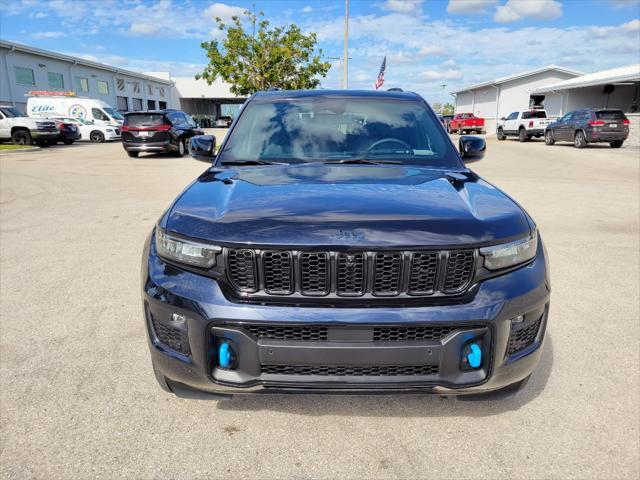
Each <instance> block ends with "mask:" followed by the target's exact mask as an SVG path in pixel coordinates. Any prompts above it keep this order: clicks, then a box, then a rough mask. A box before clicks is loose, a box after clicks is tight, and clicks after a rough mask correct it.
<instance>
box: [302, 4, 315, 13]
mask: <svg viewBox="0 0 640 480" xmlns="http://www.w3.org/2000/svg"><path fill="white" fill-rule="evenodd" d="M311 12H313V8H312V7H310V6H309V5H307V6H306V7H304V8H303V9H302V13H311Z"/></svg>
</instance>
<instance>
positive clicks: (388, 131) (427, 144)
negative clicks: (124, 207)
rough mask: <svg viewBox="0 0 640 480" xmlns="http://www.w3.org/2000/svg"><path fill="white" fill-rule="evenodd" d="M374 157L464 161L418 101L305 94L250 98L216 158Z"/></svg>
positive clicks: (444, 163) (447, 164)
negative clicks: (278, 97) (284, 97)
mask: <svg viewBox="0 0 640 480" xmlns="http://www.w3.org/2000/svg"><path fill="white" fill-rule="evenodd" d="M354 159H367V160H370V161H372V162H376V161H384V162H385V163H398V164H407V165H425V166H433V167H444V168H459V167H460V166H461V164H460V161H459V159H458V156H457V154H456V152H455V150H454V149H453V148H452V147H451V144H450V142H449V141H448V139H447V138H446V136H445V134H444V133H443V131H442V127H441V125H440V122H439V121H438V119H437V117H436V116H435V115H433V114H431V112H430V111H429V110H428V108H427V107H426V106H425V105H424V104H423V103H422V102H419V101H415V100H399V99H389V98H386V99H385V98H366V97H365V98H354V97H339V96H335V97H330V96H325V97H307V98H299V99H294V100H280V99H277V100H262V99H258V100H254V101H251V102H249V103H248V104H246V106H245V108H244V109H243V111H242V113H241V115H240V118H239V120H238V123H237V125H236V127H235V128H234V129H233V131H232V133H231V136H230V137H229V139H228V141H227V143H226V145H225V146H224V149H223V150H222V152H221V153H220V154H219V156H218V162H220V163H225V162H251V161H253V162H257V161H265V162H268V161H272V162H285V163H304V162H322V161H341V160H343V161H348V160H354Z"/></svg>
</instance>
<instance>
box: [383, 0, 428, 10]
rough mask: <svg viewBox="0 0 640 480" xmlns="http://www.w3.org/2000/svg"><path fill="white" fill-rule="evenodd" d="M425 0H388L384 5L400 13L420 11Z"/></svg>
mask: <svg viewBox="0 0 640 480" xmlns="http://www.w3.org/2000/svg"><path fill="white" fill-rule="evenodd" d="M423 1H424V0H387V1H386V2H384V4H383V5H382V8H384V9H385V10H390V11H392V12H399V13H415V12H420V10H421V8H422V3H423Z"/></svg>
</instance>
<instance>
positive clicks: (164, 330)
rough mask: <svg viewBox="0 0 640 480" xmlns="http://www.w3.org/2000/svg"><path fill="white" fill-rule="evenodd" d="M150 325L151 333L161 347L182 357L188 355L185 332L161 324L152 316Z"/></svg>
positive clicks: (187, 342)
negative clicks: (154, 335) (151, 326)
mask: <svg viewBox="0 0 640 480" xmlns="http://www.w3.org/2000/svg"><path fill="white" fill-rule="evenodd" d="M151 323H152V324H153V331H154V332H155V334H156V337H157V338H158V341H159V342H160V343H161V344H162V345H164V346H165V347H168V348H170V349H171V350H174V351H176V352H178V353H182V354H183V355H189V337H188V336H187V332H186V331H184V330H180V329H179V328H175V327H172V326H171V325H167V324H165V323H162V322H161V321H159V320H158V319H156V318H155V317H154V316H153V315H152V316H151Z"/></svg>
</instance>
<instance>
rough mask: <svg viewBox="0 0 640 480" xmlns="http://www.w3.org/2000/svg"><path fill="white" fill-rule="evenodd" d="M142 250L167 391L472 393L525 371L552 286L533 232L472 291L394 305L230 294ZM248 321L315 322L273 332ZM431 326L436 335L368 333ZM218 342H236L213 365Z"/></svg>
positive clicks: (533, 358)
mask: <svg viewBox="0 0 640 480" xmlns="http://www.w3.org/2000/svg"><path fill="white" fill-rule="evenodd" d="M143 258H144V261H143V272H142V274H143V277H142V280H143V305H144V314H145V319H146V325H147V331H148V337H149V346H150V350H151V356H152V361H153V364H154V367H155V369H156V372H157V373H158V374H159V375H160V376H161V378H164V379H166V383H168V385H169V387H170V388H171V389H172V390H174V391H179V390H180V391H183V390H185V389H188V390H196V391H201V392H208V393H212V394H238V393H283V392H286V393H294V392H306V393H329V392H333V393H335V392H340V393H391V392H423V393H438V394H474V393H484V392H489V391H494V390H500V389H502V388H504V387H507V386H509V385H512V384H515V383H518V382H520V381H522V380H523V379H525V378H526V377H528V376H529V375H530V374H531V372H532V371H533V369H534V367H535V366H536V364H537V363H538V361H539V359H540V356H541V351H542V348H541V346H542V343H543V339H544V334H545V330H546V323H547V317H548V306H549V292H550V290H549V283H548V278H547V269H546V255H545V252H544V247H543V246H542V242H541V241H540V244H539V248H538V253H537V256H536V258H535V259H534V260H533V261H532V262H531V263H529V264H528V265H526V266H524V267H522V268H519V269H517V270H514V271H512V272H509V273H507V274H504V275H501V276H499V277H495V278H491V279H488V280H485V281H483V282H481V284H480V285H479V286H478V287H477V290H476V292H475V294H474V296H473V298H472V299H471V300H470V301H466V302H465V303H462V304H454V305H425V306H405V307H395V308H394V307H391V306H389V305H387V306H385V307H366V306H362V307H351V308H336V307H324V308H321V307H311V306H295V305H260V304H247V303H237V302H235V301H233V300H232V299H228V298H227V297H226V296H225V295H224V293H223V291H222V289H221V288H220V285H219V284H218V282H217V281H216V280H215V279H213V278H209V277H204V276H201V275H198V274H195V273H190V272H187V271H183V270H180V269H177V268H175V267H173V266H171V265H169V264H166V263H165V262H164V261H162V259H160V258H159V257H158V256H157V255H156V254H155V249H154V247H153V245H149V244H147V246H146V248H145V254H144V257H143ZM519 316H523V317H524V319H522V318H518V317H519ZM176 319H177V320H179V321H178V322H176ZM518 320H520V321H518ZM256 326H258V327H259V326H263V327H269V328H271V327H276V326H279V327H288V328H290V327H303V328H304V331H305V332H312V333H308V335H306V336H298V337H296V336H295V335H294V336H289V337H287V336H282V335H275V336H273V335H272V336H271V337H269V335H268V334H267V335H261V334H256V333H255V332H256V331H257V330H256ZM435 327H442V328H443V329H444V332H443V333H442V335H431V336H428V337H419V338H418V337H414V338H410V337H407V336H405V337H402V336H400V337H397V338H391V337H389V336H387V337H379V336H378V337H375V336H373V334H372V332H373V331H374V330H375V329H384V328H395V329H396V331H406V329H414V330H416V329H418V330H419V329H421V328H435ZM269 328H267V329H266V330H269ZM318 328H322V329H325V330H326V332H327V333H326V335H324V336H319V335H317V334H314V333H313V332H315V331H317V330H318ZM285 329H286V328H285ZM222 342H227V343H229V344H230V346H231V347H232V351H233V352H234V358H233V360H232V363H231V367H230V368H223V367H221V366H220V359H219V358H218V352H219V348H220V344H221V343H222ZM470 342H475V343H476V344H478V345H480V346H481V347H482V363H481V365H480V366H479V367H478V368H468V365H465V361H464V358H465V354H464V352H465V349H466V347H467V346H468V345H469V343H470Z"/></svg>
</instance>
